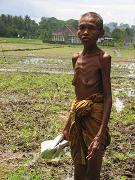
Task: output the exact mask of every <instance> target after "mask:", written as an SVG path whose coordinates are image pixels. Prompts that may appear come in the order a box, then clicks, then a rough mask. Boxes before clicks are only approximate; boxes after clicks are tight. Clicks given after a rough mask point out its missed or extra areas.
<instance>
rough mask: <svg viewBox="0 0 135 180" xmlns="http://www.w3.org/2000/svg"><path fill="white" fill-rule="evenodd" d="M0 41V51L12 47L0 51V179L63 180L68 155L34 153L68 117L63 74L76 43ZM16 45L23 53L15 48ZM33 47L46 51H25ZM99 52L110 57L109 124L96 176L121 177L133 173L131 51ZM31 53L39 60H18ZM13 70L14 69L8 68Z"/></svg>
mask: <svg viewBox="0 0 135 180" xmlns="http://www.w3.org/2000/svg"><path fill="white" fill-rule="evenodd" d="M0 41H1V44H2V48H3V50H13V51H1V52H0V69H1V72H0V92H1V95H0V128H1V144H0V151H1V157H0V160H1V164H0V172H1V173H0V179H4V178H5V179H9V180H14V179H15V180H23V179H30V180H33V179H35V180H40V179H45V180H63V179H65V178H66V177H68V176H69V177H70V175H72V173H73V165H72V161H71V157H70V156H68V155H65V156H62V157H61V159H58V160H55V161H46V160H44V159H41V158H38V155H39V153H40V144H41V142H42V141H44V140H48V139H52V138H54V137H55V136H56V135H58V134H59V133H60V132H61V130H62V128H63V127H64V125H65V123H66V121H67V119H68V115H69V110H70V104H71V102H72V100H73V99H74V98H75V95H74V87H73V86H72V85H71V82H72V75H70V74H67V72H70V70H71V66H72V65H71V56H72V54H73V53H74V52H78V51H79V50H80V49H81V46H61V47H58V46H57V45H55V46H53V45H49V44H43V43H42V42H41V41H39V40H25V39H23V40H22V43H21V40H19V39H3V38H1V39H0ZM51 47H53V48H52V49H49V48H51ZM21 48H22V49H24V51H20V50H16V49H21ZM34 48H35V49H37V48H48V49H39V50H33V51H31V50H30V49H34ZM14 50H16V51H14ZM104 50H105V51H107V52H108V53H109V54H111V56H112V57H113V58H112V92H113V107H112V113H111V118H110V123H109V127H110V132H111V137H112V138H111V141H112V142H111V144H110V146H109V147H108V149H107V151H106V153H105V159H104V162H103V169H102V177H103V179H115V178H116V179H121V180H124V179H125V178H128V177H133V176H132V174H133V172H132V169H133V160H134V158H135V153H134V144H133V143H134V142H133V133H134V131H133V130H134V119H135V113H134V112H135V111H134V109H135V107H134V101H135V96H134V87H135V82H134V79H133V78H130V79H129V78H128V75H129V74H131V73H133V74H134V73H135V72H134V69H132V72H130V69H129V65H130V66H131V65H132V64H134V59H135V53H134V51H133V49H124V48H119V50H120V54H121V56H120V57H118V56H117V54H116V51H115V50H116V49H114V48H111V47H110V48H109V47H104ZM117 50H118V49H117ZM4 57H5V58H4ZM33 57H34V58H37V59H40V58H41V60H42V58H45V60H44V61H38V63H33V62H32V63H30V61H28V62H27V61H26V62H27V63H26V64H23V63H22V62H24V59H25V60H28V59H29V60H31V58H33ZM60 60H61V61H60ZM125 60H126V62H124V61H125ZM49 64H50V65H49ZM115 64H116V65H115ZM125 64H126V66H125ZM119 65H120V66H119ZM123 65H124V66H123ZM46 67H48V68H51V67H53V68H54V69H52V70H50V71H51V72H49V73H45V72H46V71H45V72H44V71H43V70H47V68H46ZM59 67H60V68H63V69H64V70H63V71H62V70H61V69H59V72H61V74H55V71H56V70H57V68H59ZM133 67H134V66H133ZM16 68H18V69H17V70H18V72H11V70H13V69H15V70H16ZM3 69H5V70H7V71H6V72H5V71H4V70H3ZM8 70H10V71H9V72H8ZM22 70H28V72H21V71H22ZM120 76H123V77H120ZM129 91H131V92H132V91H133V94H132V93H131V92H130V93H131V94H130V93H129ZM128 93H129V94H130V95H129V94H128ZM116 97H118V98H119V99H120V100H121V101H122V102H123V103H124V106H123V109H122V110H121V111H120V112H117V107H116V106H115V101H116ZM68 152H69V151H68ZM69 172H70V174H69ZM127 172H128V174H127Z"/></svg>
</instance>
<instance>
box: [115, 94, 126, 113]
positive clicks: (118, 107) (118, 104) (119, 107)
mask: <svg viewBox="0 0 135 180" xmlns="http://www.w3.org/2000/svg"><path fill="white" fill-rule="evenodd" d="M114 105H115V108H116V111H117V112H121V111H122V109H123V107H124V105H123V102H122V101H121V100H120V99H119V98H118V97H116V101H115V103H114Z"/></svg>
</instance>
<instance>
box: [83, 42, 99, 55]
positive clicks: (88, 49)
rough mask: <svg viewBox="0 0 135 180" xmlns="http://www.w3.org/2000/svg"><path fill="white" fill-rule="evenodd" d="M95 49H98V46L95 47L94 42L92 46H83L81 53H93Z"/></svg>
mask: <svg viewBox="0 0 135 180" xmlns="http://www.w3.org/2000/svg"><path fill="white" fill-rule="evenodd" d="M97 50H99V48H98V47H97V45H96V44H94V45H92V46H84V49H83V52H82V54H83V55H85V54H91V53H95V52H97Z"/></svg>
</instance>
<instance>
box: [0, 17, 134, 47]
mask: <svg viewBox="0 0 135 180" xmlns="http://www.w3.org/2000/svg"><path fill="white" fill-rule="evenodd" d="M65 25H69V26H72V27H74V28H75V29H77V26H78V21H77V20H74V19H69V20H67V21H64V20H59V19H57V18H55V17H50V18H48V17H42V18H41V20H40V22H39V23H36V22H35V21H34V20H32V19H31V18H30V17H29V16H28V15H26V16H25V17H24V18H23V17H21V16H12V15H4V14H1V15H0V37H20V38H41V39H42V40H43V42H49V41H50V40H51V37H52V33H53V32H56V31H62V30H63V29H64V27H65ZM104 29H105V32H106V33H105V34H106V35H107V34H109V35H110V36H112V38H113V39H114V40H115V41H116V42H122V43H124V42H126V43H127V42H128V43H134V44H135V26H134V25H132V26H131V27H130V26H129V25H128V24H124V23H121V24H120V25H119V26H118V24H117V23H116V22H110V23H109V24H105V25H104Z"/></svg>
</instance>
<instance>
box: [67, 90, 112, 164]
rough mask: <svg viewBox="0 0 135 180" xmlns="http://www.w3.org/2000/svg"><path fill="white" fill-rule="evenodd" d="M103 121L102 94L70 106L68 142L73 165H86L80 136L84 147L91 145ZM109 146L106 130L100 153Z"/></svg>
mask: <svg viewBox="0 0 135 180" xmlns="http://www.w3.org/2000/svg"><path fill="white" fill-rule="evenodd" d="M102 119H103V94H101V93H97V94H93V95H91V96H90V97H88V98H87V99H85V100H81V101H78V100H75V101H73V103H72V105H71V111H70V121H71V122H70V128H69V135H68V140H69V144H70V148H71V156H72V159H73V161H74V164H82V165H85V164H86V153H84V149H83V147H82V143H81V142H80V136H83V137H82V138H83V140H84V143H85V145H86V147H87V148H88V146H89V145H90V144H91V142H92V140H93V139H94V137H95V136H96V135H97V133H98V131H99V129H100V126H101V123H102ZM77 122H79V124H80V127H81V130H80V131H81V135H80V133H79V132H78V127H77ZM109 144H110V135H109V129H108V128H107V130H106V135H105V138H104V140H103V142H102V149H101V151H102V152H104V151H105V149H106V147H107V146H108V145H109Z"/></svg>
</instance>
